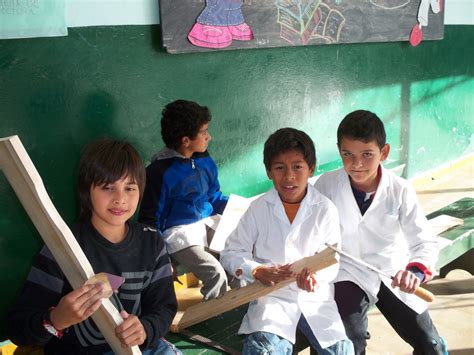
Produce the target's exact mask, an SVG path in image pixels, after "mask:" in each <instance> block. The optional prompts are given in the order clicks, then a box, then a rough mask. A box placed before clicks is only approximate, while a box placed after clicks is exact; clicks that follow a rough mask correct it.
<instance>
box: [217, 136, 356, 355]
mask: <svg viewBox="0 0 474 355" xmlns="http://www.w3.org/2000/svg"><path fill="white" fill-rule="evenodd" d="M264 164H265V168H266V170H267V175H268V177H269V178H270V179H271V180H272V181H273V185H274V188H273V189H271V190H270V191H268V192H267V193H265V194H264V195H263V196H261V197H260V198H258V199H257V200H256V201H254V202H253V203H252V204H251V205H250V207H249V209H248V210H247V211H246V213H245V214H244V216H243V217H242V219H241V220H240V222H239V225H238V226H237V228H236V229H235V230H234V232H233V233H232V234H231V236H230V237H229V238H228V240H227V242H226V246H225V248H224V250H223V251H222V252H221V259H220V261H221V263H222V265H223V266H224V268H225V269H226V270H227V271H228V272H229V273H231V274H232V275H235V276H236V277H237V278H239V279H241V280H245V281H247V282H253V281H255V280H260V281H261V282H262V283H264V284H267V285H274V284H276V283H278V282H281V281H283V280H285V279H287V278H289V277H290V276H291V275H292V273H291V271H290V269H289V267H290V265H291V264H292V263H293V262H295V261H297V260H299V259H301V258H303V257H306V256H310V255H313V254H315V253H317V252H319V251H321V250H323V249H325V243H330V244H334V243H339V241H340V232H339V220H338V215H337V211H336V208H335V206H334V205H333V204H332V203H331V202H330V201H329V200H328V199H327V198H326V197H324V196H323V195H322V194H320V193H319V192H317V191H316V189H314V188H313V187H312V186H311V185H308V178H309V177H310V176H312V175H313V173H314V168H315V165H316V154H315V149H314V144H313V142H312V141H311V138H309V136H308V135H306V134H305V133H304V132H301V131H298V130H296V129H293V128H282V129H279V130H277V131H276V132H275V133H273V134H272V135H271V136H270V137H269V138H268V139H267V141H266V143H265V147H264ZM337 272H338V265H333V266H330V267H328V268H326V269H324V270H321V271H319V272H318V273H317V275H315V274H311V273H310V272H309V271H308V270H307V269H304V270H303V271H302V272H301V273H300V274H298V275H297V282H296V284H295V283H293V284H290V285H289V286H286V287H283V288H281V289H279V290H277V291H274V292H272V293H270V294H269V295H267V296H264V297H260V298H259V299H257V300H254V301H252V302H250V304H249V309H248V312H247V314H246V315H245V317H244V319H243V321H242V325H241V326H240V329H239V334H245V335H246V337H245V341H244V346H243V354H262V353H264V354H278V355H280V354H291V353H292V348H293V343H294V342H295V333H296V329H297V327H298V326H299V327H300V329H301V331H302V332H303V333H304V334H305V336H306V337H307V338H308V340H309V342H310V344H311V347H312V348H313V349H314V350H316V351H318V353H319V354H328V355H329V354H353V347H352V344H351V342H350V341H349V340H348V339H347V337H346V335H345V332H344V326H343V324H342V321H341V318H340V316H339V313H338V310H337V306H336V303H335V301H334V285H333V283H332V281H333V279H334V278H335V276H336V274H337Z"/></svg>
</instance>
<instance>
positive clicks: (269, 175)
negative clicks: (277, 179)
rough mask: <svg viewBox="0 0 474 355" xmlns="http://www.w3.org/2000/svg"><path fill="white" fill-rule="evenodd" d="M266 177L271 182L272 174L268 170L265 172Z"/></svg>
mask: <svg viewBox="0 0 474 355" xmlns="http://www.w3.org/2000/svg"><path fill="white" fill-rule="evenodd" d="M267 176H268V178H269V179H270V180H273V178H272V173H271V172H270V170H267Z"/></svg>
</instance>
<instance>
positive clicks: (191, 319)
mask: <svg viewBox="0 0 474 355" xmlns="http://www.w3.org/2000/svg"><path fill="white" fill-rule="evenodd" d="M335 254H336V253H335V251H334V250H331V249H329V248H326V249H324V250H323V251H321V252H319V253H317V254H315V255H313V256H308V257H306V258H303V259H300V260H298V261H296V262H295V263H294V264H293V265H292V267H291V270H292V271H293V272H294V273H295V274H296V273H299V272H300V271H301V270H302V269H303V268H305V267H307V268H308V269H309V270H310V271H311V272H316V271H319V270H321V269H324V268H326V267H328V266H331V265H333V264H336V263H337V258H336V255H335ZM294 281H295V277H292V278H290V279H288V280H285V281H284V282H280V283H278V284H276V285H275V286H265V285H264V284H262V283H261V282H260V281H258V280H257V281H255V282H253V283H252V284H250V285H248V286H245V287H242V288H239V289H233V290H230V291H229V292H227V293H226V294H224V296H222V297H221V298H218V299H213V300H210V301H206V302H202V303H198V304H196V305H194V306H191V307H189V308H188V309H187V310H186V311H185V312H184V313H181V314H180V315H179V316H177V317H175V319H174V320H173V324H172V326H171V330H172V331H174V332H179V331H180V330H181V329H184V328H187V327H190V326H191V325H194V324H197V323H199V322H202V321H205V320H207V319H209V318H212V317H214V316H217V315H219V314H221V313H224V312H227V311H230V310H231V309H233V308H236V307H238V306H240V305H242V304H245V303H248V302H250V301H252V300H254V299H256V298H259V297H262V296H265V295H267V294H269V293H270V292H273V291H275V290H278V289H280V288H282V287H285V286H287V285H289V284H290V283H292V282H294ZM180 316H181V318H179V317H180Z"/></svg>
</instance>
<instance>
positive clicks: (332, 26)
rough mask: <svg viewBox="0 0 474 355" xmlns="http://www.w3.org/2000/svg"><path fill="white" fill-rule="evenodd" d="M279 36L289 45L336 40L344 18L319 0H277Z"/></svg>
mask: <svg viewBox="0 0 474 355" xmlns="http://www.w3.org/2000/svg"><path fill="white" fill-rule="evenodd" d="M276 6H277V9H278V18H277V22H278V23H279V24H280V38H282V39H284V40H286V41H288V42H289V43H291V44H292V45H299V44H302V45H306V44H309V43H310V42H312V43H313V44H317V43H324V44H331V43H337V42H339V36H340V34H341V30H342V28H343V27H344V23H345V21H346V19H345V18H344V16H343V15H342V13H341V12H339V11H338V10H335V9H332V8H330V7H329V6H328V5H327V4H325V3H323V2H322V1H321V0H278V1H277V4H276Z"/></svg>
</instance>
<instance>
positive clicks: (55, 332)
mask: <svg viewBox="0 0 474 355" xmlns="http://www.w3.org/2000/svg"><path fill="white" fill-rule="evenodd" d="M53 309H54V307H51V308H50V309H49V310H48V315H47V319H43V322H42V325H43V328H44V329H46V331H47V332H48V333H50V334H53V335H54V336H55V337H56V338H58V339H61V338H62V336H63V331H62V330H59V329H56V328H55V327H54V325H53V323H52V322H51V319H50V314H51V311H52V310H53Z"/></svg>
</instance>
